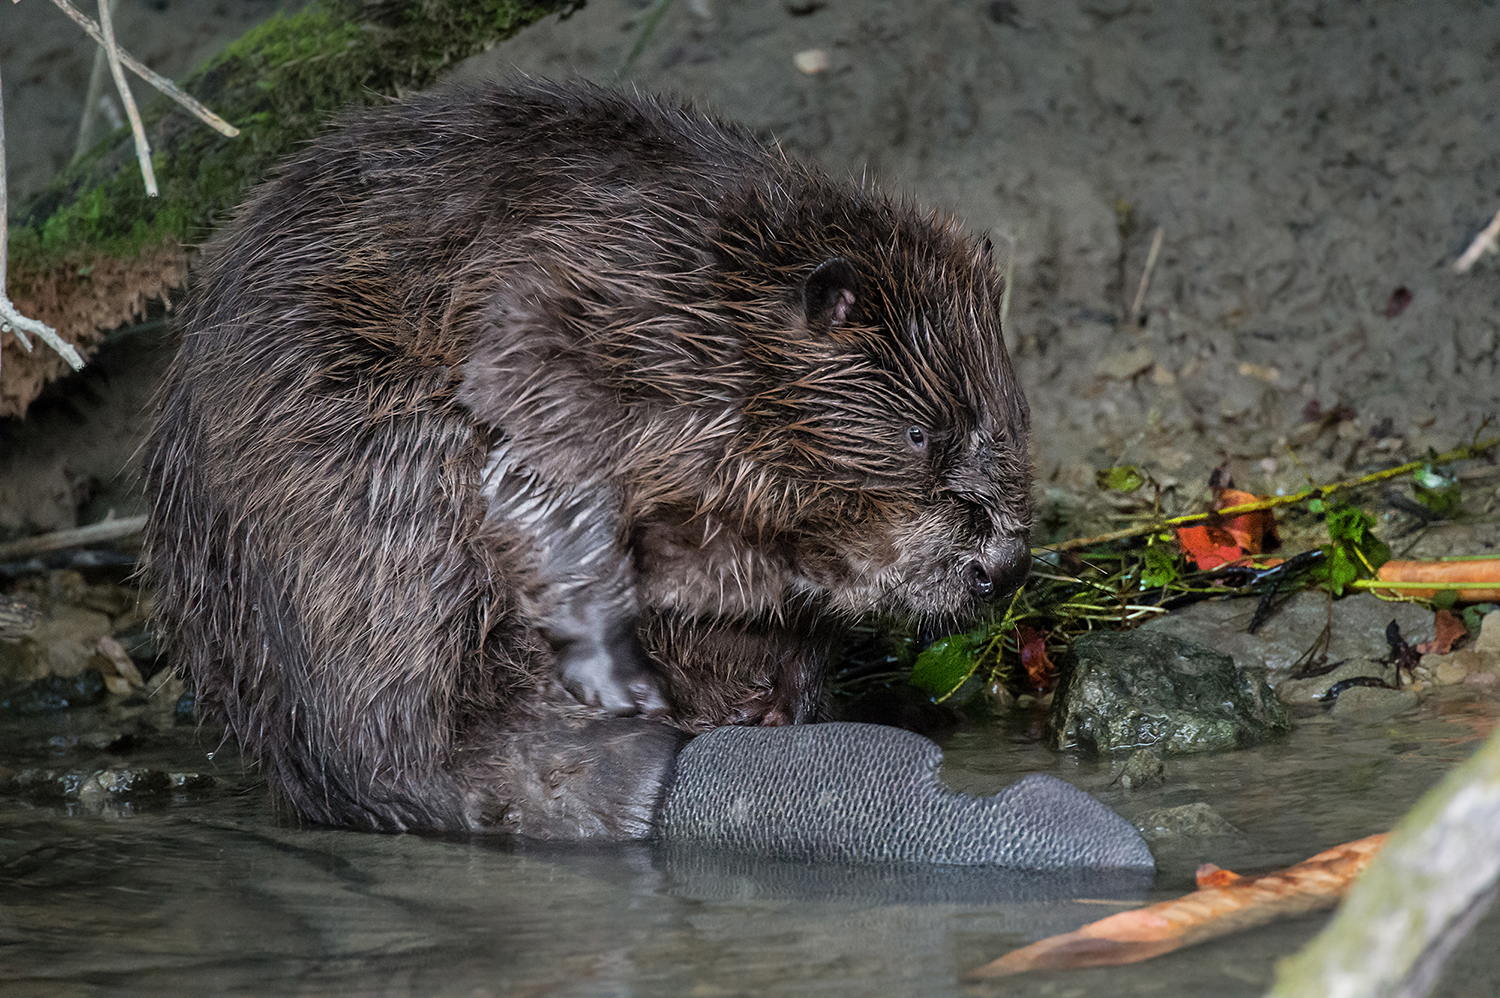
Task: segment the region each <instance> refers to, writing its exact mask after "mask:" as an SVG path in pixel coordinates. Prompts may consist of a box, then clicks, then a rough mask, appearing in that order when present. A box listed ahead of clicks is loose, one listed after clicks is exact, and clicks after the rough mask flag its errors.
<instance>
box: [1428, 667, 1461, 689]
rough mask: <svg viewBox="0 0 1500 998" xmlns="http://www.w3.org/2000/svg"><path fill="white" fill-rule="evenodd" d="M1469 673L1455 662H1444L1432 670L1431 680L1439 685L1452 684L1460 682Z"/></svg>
mask: <svg viewBox="0 0 1500 998" xmlns="http://www.w3.org/2000/svg"><path fill="white" fill-rule="evenodd" d="M1468 675H1469V670H1468V669H1465V668H1464V667H1463V666H1461V665H1459V664H1458V663H1457V662H1444V663H1442V664H1441V665H1439V666H1438V667H1437V668H1436V669H1433V670H1432V678H1433V681H1434V682H1436V683H1437V684H1438V685H1439V686H1452V685H1453V684H1454V683H1461V682H1463V681H1464V679H1465V678H1467V677H1468Z"/></svg>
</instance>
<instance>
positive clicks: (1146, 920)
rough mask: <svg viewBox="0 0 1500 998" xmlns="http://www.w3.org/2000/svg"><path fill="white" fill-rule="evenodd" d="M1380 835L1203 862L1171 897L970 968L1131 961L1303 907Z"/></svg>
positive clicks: (1355, 864) (1342, 876) (1318, 902)
mask: <svg viewBox="0 0 1500 998" xmlns="http://www.w3.org/2000/svg"><path fill="white" fill-rule="evenodd" d="M1385 839H1386V836H1385V835H1371V836H1370V837H1369V838H1364V839H1360V840H1358V841H1357V842H1346V843H1345V844H1343V845H1340V846H1335V847H1334V848H1332V849H1328V850H1326V851H1324V852H1320V853H1318V854H1317V855H1316V856H1313V857H1312V858H1311V859H1305V860H1303V861H1302V862H1300V863H1298V864H1297V865H1295V866H1289V867H1287V868H1286V869H1285V870H1278V871H1276V872H1275V873H1268V874H1266V875H1265V876H1263V877H1240V876H1237V875H1236V874H1233V873H1229V872H1228V871H1225V870H1220V869H1218V868H1217V867H1210V868H1209V869H1210V872H1208V873H1206V874H1200V877H1199V883H1200V884H1205V885H1206V886H1203V887H1200V889H1198V890H1196V891H1194V892H1193V893H1192V894H1188V895H1185V896H1183V897H1180V898H1177V899H1176V900H1173V901H1163V902H1162V903H1160V904H1153V905H1150V906H1149V907H1146V908H1136V909H1134V910H1132V911H1122V912H1120V913H1119V914H1116V915H1110V916H1109V917H1108V918H1103V919H1100V920H1099V921H1097V922H1090V923H1089V924H1088V925H1085V926H1084V927H1083V928H1081V929H1078V930H1076V931H1074V932H1069V933H1066V934H1064V935H1060V936H1051V937H1049V938H1047V939H1043V940H1041V941H1040V942H1035V943H1032V944H1031V945H1030V946H1023V947H1022V948H1021V949H1018V950H1013V951H1011V952H1009V953H1007V954H1005V955H1004V956H1002V957H1001V958H1000V959H998V960H995V961H993V962H991V963H987V964H985V965H984V966H983V967H980V968H979V969H978V970H975V971H973V972H972V974H971V975H970V976H972V977H1005V976H1008V975H1010V974H1019V973H1022V972H1024V971H1028V970H1065V969H1071V968H1076V967H1114V966H1119V965H1121V964H1127V963H1139V962H1140V961H1142V960H1149V959H1150V958H1151V957H1154V956H1160V955H1161V954H1163V953H1170V952H1172V951H1173V950H1176V949H1181V948H1182V947H1184V946H1191V945H1193V944H1194V943H1200V942H1203V941H1204V940H1206V939H1213V938H1215V937H1217V936H1223V935H1227V934H1229V933H1231V932H1238V931H1239V930H1241V929H1248V928H1252V927H1254V926H1257V925H1264V924H1266V923H1267V922H1272V921H1275V920H1277V919H1280V918H1288V917H1291V916H1293V915H1302V914H1306V913H1307V912H1309V911H1316V910H1318V909H1319V908H1328V907H1331V906H1332V905H1334V904H1335V903H1337V901H1338V899H1339V898H1340V897H1342V896H1343V894H1344V891H1345V890H1346V889H1347V888H1348V886H1349V883H1350V881H1352V880H1353V879H1354V878H1355V877H1357V876H1358V875H1359V874H1360V872H1361V871H1363V870H1364V869H1365V867H1367V866H1368V865H1369V864H1370V861H1371V859H1373V858H1374V856H1375V854H1376V853H1377V852H1378V851H1379V850H1380V847H1381V846H1382V845H1384V844H1385Z"/></svg>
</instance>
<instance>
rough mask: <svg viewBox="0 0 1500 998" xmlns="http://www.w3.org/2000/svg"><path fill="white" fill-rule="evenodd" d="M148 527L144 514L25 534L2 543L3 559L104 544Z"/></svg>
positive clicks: (7, 559) (4, 560) (18, 558)
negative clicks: (26, 535) (31, 534)
mask: <svg viewBox="0 0 1500 998" xmlns="http://www.w3.org/2000/svg"><path fill="white" fill-rule="evenodd" d="M145 526H146V518H145V517H144V516H126V517H122V518H121V519H118V520H101V521H100V522H98V523H91V524H89V525H88V526H86V527H74V528H72V529H71V530H54V531H52V533H50V534H38V535H37V536H35V537H23V538H21V539H20V540H18V541H11V542H10V543H8V544H0V562H6V561H19V560H20V559H22V558H30V557H31V556H32V555H34V554H43V553H45V552H47V551H61V550H62V549H63V548H76V547H82V546H84V545H85V544H102V543H103V542H105V541H116V540H119V539H120V538H122V537H129V536H131V535H132V534H138V533H140V532H141V530H142V529H143V528H144V527H145Z"/></svg>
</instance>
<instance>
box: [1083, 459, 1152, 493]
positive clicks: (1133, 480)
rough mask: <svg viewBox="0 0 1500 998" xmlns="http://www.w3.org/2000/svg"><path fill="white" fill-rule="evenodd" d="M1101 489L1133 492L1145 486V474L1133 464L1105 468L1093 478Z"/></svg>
mask: <svg viewBox="0 0 1500 998" xmlns="http://www.w3.org/2000/svg"><path fill="white" fill-rule="evenodd" d="M1094 480H1095V481H1096V482H1098V483H1099V487H1100V488H1101V489H1114V490H1115V491H1116V492H1134V491H1135V490H1136V489H1139V488H1140V487H1141V486H1142V485H1145V484H1146V473H1145V472H1143V471H1141V469H1140V468H1137V467H1136V466H1135V465H1133V464H1117V465H1115V466H1114V467H1113V468H1105V469H1104V470H1103V471H1101V472H1099V473H1098V474H1096V475H1095V476H1094Z"/></svg>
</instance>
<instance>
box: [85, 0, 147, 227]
mask: <svg viewBox="0 0 1500 998" xmlns="http://www.w3.org/2000/svg"><path fill="white" fill-rule="evenodd" d="M99 27H100V28H101V29H102V30H103V32H104V51H105V54H107V55H108V56H109V71H110V73H112V74H113V75H114V78H115V89H116V90H118V91H119V92H120V103H121V104H124V105H125V115H126V117H128V118H129V119H130V133H131V134H132V135H134V136H135V158H136V159H137V160H139V161H140V164H141V179H142V180H144V181H145V182H146V196H147V197H153V198H154V197H156V196H157V195H158V194H159V193H161V192H160V191H158V190H157V189H156V171H155V170H153V169H152V168H151V144H150V143H149V142H147V141H146V126H145V125H142V124H141V112H140V111H138V110H136V107H135V98H134V97H132V96H131V94H130V84H129V83H128V82H126V80H125V70H124V68H123V67H121V65H120V49H119V47H118V46H117V45H115V28H114V23H113V21H112V20H111V19H110V16H109V0H99Z"/></svg>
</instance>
